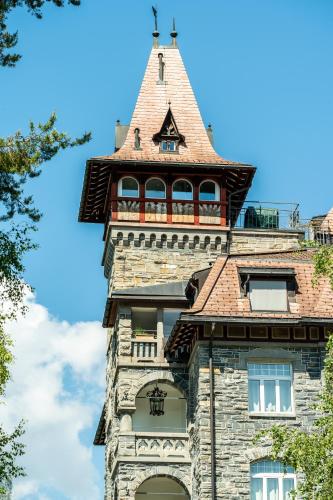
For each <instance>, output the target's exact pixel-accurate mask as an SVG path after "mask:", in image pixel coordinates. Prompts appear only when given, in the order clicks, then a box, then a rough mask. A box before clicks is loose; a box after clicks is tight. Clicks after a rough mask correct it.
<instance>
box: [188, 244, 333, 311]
mask: <svg viewBox="0 0 333 500" xmlns="http://www.w3.org/2000/svg"><path fill="white" fill-rule="evenodd" d="M312 255H313V251H307V250H303V251H302V250H300V251H297V252H296V251H295V252H277V253H271V254H266V255H265V254H261V255H259V254H258V255H256V257H254V256H252V255H239V256H236V255H235V256H230V257H229V258H226V257H225V256H221V257H220V258H218V259H217V261H216V262H215V264H214V266H213V268H212V270H211V272H210V274H209V276H208V278H207V280H206V282H205V284H204V286H203V287H202V289H201V292H200V294H199V296H198V298H197V300H196V302H195V303H194V305H193V308H192V309H191V310H190V311H189V314H196V315H198V316H224V317H227V318H228V317H240V318H244V319H246V318H252V319H254V318H260V319H263V318H267V319H268V320H269V319H277V318H279V319H291V320H295V319H302V318H329V319H332V318H333V290H332V289H331V287H330V284H329V281H328V279H320V280H319V283H318V285H317V286H314V285H313V284H312V278H313V272H314V267H313V262H312V258H311V257H312ZM248 267H251V268H259V269H263V268H272V267H273V268H277V269H278V268H283V269H285V268H292V269H293V270H294V271H295V278H296V282H297V293H296V295H295V298H294V299H295V300H292V301H290V312H287V313H285V312H257V311H251V307H250V300H249V297H248V296H245V297H244V296H242V294H241V290H240V282H239V271H240V269H241V268H248Z"/></svg>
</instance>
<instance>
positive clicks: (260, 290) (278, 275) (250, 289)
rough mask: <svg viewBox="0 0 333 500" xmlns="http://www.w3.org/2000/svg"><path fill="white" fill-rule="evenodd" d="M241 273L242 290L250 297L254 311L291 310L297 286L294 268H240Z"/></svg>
mask: <svg viewBox="0 0 333 500" xmlns="http://www.w3.org/2000/svg"><path fill="white" fill-rule="evenodd" d="M239 274H240V280H241V292H242V294H243V296H247V297H248V298H249V300H250V306H251V310H252V311H258V312H273V313H274V312H288V311H289V301H292V300H294V296H295V292H296V286H297V284H296V280H295V271H294V269H289V268H259V267H258V268H255V267H252V268H240V269H239Z"/></svg>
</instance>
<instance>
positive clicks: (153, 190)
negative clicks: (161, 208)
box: [146, 177, 165, 199]
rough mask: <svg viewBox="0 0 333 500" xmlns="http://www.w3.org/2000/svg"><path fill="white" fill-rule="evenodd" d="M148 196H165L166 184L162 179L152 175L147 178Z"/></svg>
mask: <svg viewBox="0 0 333 500" xmlns="http://www.w3.org/2000/svg"><path fill="white" fill-rule="evenodd" d="M146 198H162V199H164V198H165V184H164V182H163V181H162V180H161V179H158V178H157V177H152V178H151V179H148V180H147V182H146Z"/></svg>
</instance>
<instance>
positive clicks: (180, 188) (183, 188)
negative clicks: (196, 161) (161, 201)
mask: <svg viewBox="0 0 333 500" xmlns="http://www.w3.org/2000/svg"><path fill="white" fill-rule="evenodd" d="M172 198H173V199H174V200H193V188H192V184H191V183H190V182H188V181H186V180H185V179H179V180H178V181H175V182H174V183H173V186H172Z"/></svg>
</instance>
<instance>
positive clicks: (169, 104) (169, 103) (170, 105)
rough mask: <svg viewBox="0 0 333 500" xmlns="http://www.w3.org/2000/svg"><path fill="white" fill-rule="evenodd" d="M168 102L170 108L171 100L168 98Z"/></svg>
mask: <svg viewBox="0 0 333 500" xmlns="http://www.w3.org/2000/svg"><path fill="white" fill-rule="evenodd" d="M168 104H169V108H171V101H170V100H169V102H168Z"/></svg>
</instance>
